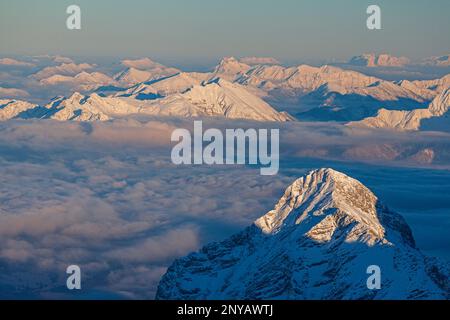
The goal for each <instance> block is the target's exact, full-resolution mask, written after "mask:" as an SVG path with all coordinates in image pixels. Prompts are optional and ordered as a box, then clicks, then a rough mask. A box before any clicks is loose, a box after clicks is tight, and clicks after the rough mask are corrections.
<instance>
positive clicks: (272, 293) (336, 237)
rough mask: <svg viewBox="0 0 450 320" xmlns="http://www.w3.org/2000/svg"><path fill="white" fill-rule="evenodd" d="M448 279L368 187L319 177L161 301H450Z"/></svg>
mask: <svg viewBox="0 0 450 320" xmlns="http://www.w3.org/2000/svg"><path fill="white" fill-rule="evenodd" d="M386 239H389V241H387V240H386ZM371 265H377V266H378V267H379V268H380V270H382V284H381V289H380V290H371V289H369V288H368V286H367V277H368V275H367V268H368V267H369V266H371ZM448 274H449V269H448V266H446V265H445V264H442V263H440V262H439V261H437V260H435V259H429V258H427V257H425V256H424V255H423V254H422V253H421V252H420V251H419V250H418V249H417V248H416V247H415V244H414V239H413V236H412V233H411V230H410V228H409V227H408V225H407V224H406V222H405V220H404V219H403V218H402V217H401V216H400V215H399V214H397V213H395V212H393V211H391V210H389V209H388V208H387V207H385V206H383V205H381V204H380V203H379V202H378V200H377V198H376V196H375V195H374V194H373V193H372V192H371V191H370V190H369V189H368V188H366V187H365V186H364V185H363V184H361V183H360V182H359V181H357V180H355V179H353V178H350V177H348V176H346V175H345V174H343V173H340V172H337V171H334V170H332V169H319V170H315V171H312V172H311V173H309V174H308V175H306V176H304V177H302V178H300V179H298V180H297V181H295V182H294V183H293V184H292V185H291V186H290V187H289V188H288V189H287V190H286V193H285V195H284V196H283V197H282V198H281V200H280V202H279V203H278V204H277V206H276V207H275V209H274V210H273V211H271V212H269V214H267V215H265V216H264V217H262V218H261V219H259V220H258V221H257V222H256V224H254V225H252V226H250V227H248V228H246V229H245V230H243V231H242V232H240V233H237V234H235V235H234V236H232V237H230V238H228V239H226V240H224V241H222V242H218V243H211V244H209V245H207V246H205V247H204V248H202V249H201V250H200V251H198V252H196V253H192V254H190V255H188V256H186V257H183V258H180V259H177V260H176V261H175V262H174V263H173V264H172V265H171V266H170V267H169V269H168V270H167V273H166V274H165V275H164V276H163V277H162V279H161V281H160V283H159V286H158V291H157V294H156V298H157V299H181V300H182V299H187V300H196V299H215V300H221V299H237V300H240V299H244V300H265V299H275V300H276V299H296V300H299V299H314V300H315V299H333V300H336V299H344V300H348V299H364V300H366V299H442V298H447V299H448V296H449V292H450V291H449V290H450V289H449V287H448V281H447V279H448Z"/></svg>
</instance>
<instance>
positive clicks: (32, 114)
mask: <svg viewBox="0 0 450 320" xmlns="http://www.w3.org/2000/svg"><path fill="white" fill-rule="evenodd" d="M45 113H46V112H45V109H44V108H41V107H39V106H38V105H35V104H32V103H29V102H26V101H21V100H0V121H4V120H9V119H14V118H21V119H28V118H40V117H41V116H42V115H43V114H45Z"/></svg>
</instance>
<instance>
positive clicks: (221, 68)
mask: <svg viewBox="0 0 450 320" xmlns="http://www.w3.org/2000/svg"><path fill="white" fill-rule="evenodd" d="M250 69H251V67H250V66H249V65H248V64H245V63H242V62H240V61H239V60H238V59H236V58H234V57H226V58H223V59H222V61H220V63H219V65H218V66H217V67H216V68H215V70H214V74H215V75H220V76H221V77H224V78H226V79H227V80H230V81H232V80H234V79H235V78H236V77H237V76H239V75H243V74H245V73H246V72H247V71H249V70H250Z"/></svg>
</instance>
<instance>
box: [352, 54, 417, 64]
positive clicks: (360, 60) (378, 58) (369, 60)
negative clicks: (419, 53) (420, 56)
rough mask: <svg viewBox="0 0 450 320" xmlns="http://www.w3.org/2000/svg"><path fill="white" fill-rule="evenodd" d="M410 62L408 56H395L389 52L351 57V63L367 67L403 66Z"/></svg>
mask: <svg viewBox="0 0 450 320" xmlns="http://www.w3.org/2000/svg"><path fill="white" fill-rule="evenodd" d="M409 63H410V60H409V59H408V58H406V57H394V56H392V55H389V54H380V55H376V54H374V53H366V54H363V55H360V56H355V57H353V58H351V59H350V61H349V64H351V65H356V66H365V67H403V66H405V65H407V64H409Z"/></svg>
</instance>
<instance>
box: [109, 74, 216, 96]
mask: <svg viewBox="0 0 450 320" xmlns="http://www.w3.org/2000/svg"><path fill="white" fill-rule="evenodd" d="M208 76H209V75H208V74H202V73H186V72H181V73H178V74H176V75H173V76H169V77H165V78H161V79H158V80H154V81H149V82H143V83H139V84H137V85H135V86H133V87H131V88H129V89H127V90H125V91H123V92H119V93H117V94H116V96H133V97H136V98H137V99H143V100H145V99H149V100H152V99H156V98H161V97H167V96H169V95H172V94H176V93H184V92H186V91H187V90H189V89H192V88H193V87H194V86H196V85H200V84H201V83H202V82H203V81H205V80H206V79H207V78H208Z"/></svg>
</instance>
